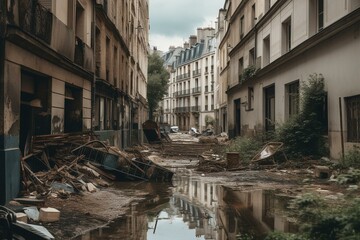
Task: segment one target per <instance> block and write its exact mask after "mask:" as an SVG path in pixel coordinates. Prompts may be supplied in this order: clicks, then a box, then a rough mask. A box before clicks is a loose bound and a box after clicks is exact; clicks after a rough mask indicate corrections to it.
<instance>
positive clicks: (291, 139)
mask: <svg viewBox="0 0 360 240" xmlns="http://www.w3.org/2000/svg"><path fill="white" fill-rule="evenodd" d="M301 91H302V98H301V108H300V113H299V114H297V115H295V116H294V117H292V118H291V119H289V120H288V121H287V122H285V123H284V124H283V125H281V126H279V127H278V128H277V130H276V139H277V141H280V142H284V143H285V146H284V151H285V152H286V154H287V155H288V156H290V157H292V158H301V157H305V156H313V157H319V156H323V155H326V154H327V152H328V151H327V148H326V145H325V139H324V136H323V132H324V127H323V126H324V124H323V122H324V119H323V114H322V111H323V110H322V109H323V106H324V100H325V96H326V92H325V91H324V78H323V76H322V75H321V74H320V75H317V74H312V75H310V77H309V80H308V82H307V83H303V85H302V88H301Z"/></svg>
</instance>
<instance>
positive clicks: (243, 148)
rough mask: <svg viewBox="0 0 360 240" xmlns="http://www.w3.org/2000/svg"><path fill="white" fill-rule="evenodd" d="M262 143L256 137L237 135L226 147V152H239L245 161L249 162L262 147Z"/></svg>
mask: <svg viewBox="0 0 360 240" xmlns="http://www.w3.org/2000/svg"><path fill="white" fill-rule="evenodd" d="M261 146H262V143H261V142H260V141H259V140H257V139H255V138H248V137H237V138H235V139H233V140H232V141H231V143H230V144H229V145H228V146H227V147H226V148H225V150H224V153H226V152H239V153H240V158H241V160H242V161H244V162H249V161H250V160H251V159H252V158H253V157H254V156H255V155H256V153H257V152H258V151H259V149H261Z"/></svg>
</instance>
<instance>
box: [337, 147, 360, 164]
mask: <svg viewBox="0 0 360 240" xmlns="http://www.w3.org/2000/svg"><path fill="white" fill-rule="evenodd" d="M340 166H341V167H343V168H348V167H357V168H360V147H359V146H356V145H354V146H353V148H352V149H350V150H349V151H347V152H346V153H345V156H343V157H342V158H341V159H340Z"/></svg>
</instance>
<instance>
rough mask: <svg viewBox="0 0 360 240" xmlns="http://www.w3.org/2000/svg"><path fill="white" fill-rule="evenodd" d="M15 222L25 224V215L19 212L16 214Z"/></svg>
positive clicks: (26, 218)
mask: <svg viewBox="0 0 360 240" xmlns="http://www.w3.org/2000/svg"><path fill="white" fill-rule="evenodd" d="M16 221H21V222H24V223H27V221H28V217H27V215H26V214H25V213H22V212H19V213H16Z"/></svg>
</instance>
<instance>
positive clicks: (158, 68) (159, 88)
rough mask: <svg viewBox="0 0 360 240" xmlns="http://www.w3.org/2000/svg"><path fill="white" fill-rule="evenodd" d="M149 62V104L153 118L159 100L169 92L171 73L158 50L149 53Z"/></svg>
mask: <svg viewBox="0 0 360 240" xmlns="http://www.w3.org/2000/svg"><path fill="white" fill-rule="evenodd" d="M148 63H149V64H148V84H147V99H148V104H149V114H150V116H149V118H150V119H152V118H153V113H154V111H155V110H156V109H157V107H158V104H159V102H160V101H161V100H162V99H163V98H164V95H165V94H166V93H167V90H168V81H169V73H168V71H167V70H166V69H165V68H164V65H163V64H164V61H163V60H162V59H161V57H160V56H159V55H158V54H157V53H156V52H154V53H153V54H151V55H149V57H148Z"/></svg>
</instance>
